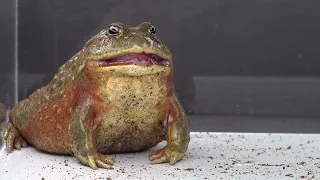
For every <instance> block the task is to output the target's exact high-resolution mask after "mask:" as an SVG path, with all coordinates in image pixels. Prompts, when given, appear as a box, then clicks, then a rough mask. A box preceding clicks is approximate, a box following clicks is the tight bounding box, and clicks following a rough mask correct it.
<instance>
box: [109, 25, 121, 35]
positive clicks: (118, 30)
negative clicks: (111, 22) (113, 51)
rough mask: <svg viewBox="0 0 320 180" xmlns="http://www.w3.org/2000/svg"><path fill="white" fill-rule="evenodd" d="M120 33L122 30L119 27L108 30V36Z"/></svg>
mask: <svg viewBox="0 0 320 180" xmlns="http://www.w3.org/2000/svg"><path fill="white" fill-rule="evenodd" d="M119 33H120V28H119V27H117V26H110V27H109V29H108V35H112V36H115V35H118V34H119Z"/></svg>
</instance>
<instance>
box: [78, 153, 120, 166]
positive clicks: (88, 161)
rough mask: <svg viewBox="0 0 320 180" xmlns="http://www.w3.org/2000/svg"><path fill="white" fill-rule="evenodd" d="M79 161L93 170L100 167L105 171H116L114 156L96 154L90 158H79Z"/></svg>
mask: <svg viewBox="0 0 320 180" xmlns="http://www.w3.org/2000/svg"><path fill="white" fill-rule="evenodd" d="M78 159H79V160H80V162H81V163H82V164H83V165H86V166H89V167H91V168H92V169H97V168H98V167H100V168H104V169H114V168H113V166H112V165H113V164H114V161H115V159H114V157H112V156H105V155H103V154H99V153H97V154H95V155H89V156H88V157H83V156H79V157H78Z"/></svg>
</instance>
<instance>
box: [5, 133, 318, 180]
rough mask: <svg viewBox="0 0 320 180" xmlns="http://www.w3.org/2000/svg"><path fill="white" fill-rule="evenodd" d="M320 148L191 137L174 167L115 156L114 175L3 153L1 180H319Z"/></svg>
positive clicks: (42, 156) (138, 156)
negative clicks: (182, 156) (184, 154)
mask: <svg viewBox="0 0 320 180" xmlns="http://www.w3.org/2000/svg"><path fill="white" fill-rule="evenodd" d="M160 146H163V144H160V145H159V146H158V147H157V148H159V147H160ZM319 148H320V135H314V134H304V135H302V134H253V133H251V134H248V133H192V135H191V142H190V146H189V151H188V153H187V155H186V157H185V158H184V159H183V160H182V161H180V162H178V163H177V164H176V165H174V166H171V165H169V164H158V165H150V164H149V161H148V158H147V157H148V152H141V153H134V154H121V155H120V154H118V155H116V163H115V169H114V170H106V169H98V170H92V169H90V168H88V167H85V166H82V165H80V164H79V163H78V161H77V160H76V158H75V157H72V156H57V155H50V154H46V153H43V152H39V151H37V150H35V149H34V148H32V147H29V148H25V149H22V150H20V151H17V150H16V151H14V152H13V153H11V154H7V153H6V152H5V151H4V150H3V149H2V150H1V153H0V179H6V180H7V179H19V180H20V179H39V180H40V179H104V180H110V179H111V180H116V179H150V180H152V179H154V180H158V179H182V180H187V179H197V180H198V179H214V180H218V179H224V180H229V179H237V180H239V179H240V180H241V179H246V180H249V179H252V180H257V179H258V180H264V179H268V180H272V179H281V180H282V179H284V180H285V179H290V180H291V179H319V178H320V150H319Z"/></svg>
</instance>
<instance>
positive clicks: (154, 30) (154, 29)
mask: <svg viewBox="0 0 320 180" xmlns="http://www.w3.org/2000/svg"><path fill="white" fill-rule="evenodd" d="M149 32H150V33H151V34H153V35H155V34H156V28H155V27H154V26H152V25H151V26H150V28H149Z"/></svg>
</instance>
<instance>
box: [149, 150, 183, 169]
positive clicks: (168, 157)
mask: <svg viewBox="0 0 320 180" xmlns="http://www.w3.org/2000/svg"><path fill="white" fill-rule="evenodd" d="M183 155H184V154H183V153H179V152H176V151H171V150H169V149H168V148H167V147H164V148H163V149H160V150H156V151H151V153H150V155H149V159H150V161H151V162H150V163H151V164H160V163H170V164H171V165H174V164H175V163H176V162H178V161H180V160H181V159H182V158H183Z"/></svg>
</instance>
